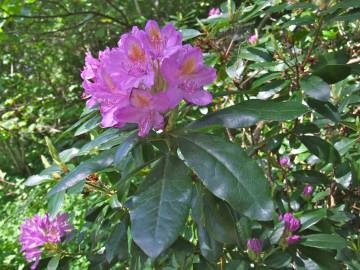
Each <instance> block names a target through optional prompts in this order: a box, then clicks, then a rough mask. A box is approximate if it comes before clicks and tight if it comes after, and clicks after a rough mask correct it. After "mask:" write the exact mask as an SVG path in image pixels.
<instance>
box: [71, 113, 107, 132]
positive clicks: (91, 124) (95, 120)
mask: <svg viewBox="0 0 360 270" xmlns="http://www.w3.org/2000/svg"><path fill="white" fill-rule="evenodd" d="M100 121H101V116H100V115H95V116H93V117H92V118H90V119H89V120H87V121H86V122H85V123H83V124H82V125H81V126H80V127H79V128H78V129H77V130H76V131H75V134H74V135H75V136H79V135H82V134H84V133H87V132H89V131H90V130H92V129H94V128H96V127H97V126H99V125H100Z"/></svg>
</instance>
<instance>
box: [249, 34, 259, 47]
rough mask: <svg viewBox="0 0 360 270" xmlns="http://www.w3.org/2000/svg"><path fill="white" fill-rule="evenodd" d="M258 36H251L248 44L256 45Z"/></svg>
mask: <svg viewBox="0 0 360 270" xmlns="http://www.w3.org/2000/svg"><path fill="white" fill-rule="evenodd" d="M257 39H258V38H257V35H251V36H250V37H249V38H248V42H249V43H250V44H251V45H254V44H256V42H257Z"/></svg>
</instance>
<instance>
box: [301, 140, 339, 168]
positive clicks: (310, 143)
mask: <svg viewBox="0 0 360 270" xmlns="http://www.w3.org/2000/svg"><path fill="white" fill-rule="evenodd" d="M299 139H300V141H301V142H302V143H303V144H304V145H305V146H306V148H307V149H309V151H310V152H311V153H312V154H314V155H315V156H317V157H318V158H320V159H321V160H323V161H325V162H326V163H340V161H341V157H340V154H339V152H338V151H337V150H336V149H335V147H334V146H333V145H331V144H330V143H328V142H327V141H325V140H323V139H321V138H319V137H315V136H299Z"/></svg>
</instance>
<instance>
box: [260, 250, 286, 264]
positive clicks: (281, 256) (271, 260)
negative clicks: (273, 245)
mask: <svg viewBox="0 0 360 270" xmlns="http://www.w3.org/2000/svg"><path fill="white" fill-rule="evenodd" d="M290 262H291V255H290V253H288V252H286V251H282V250H276V251H275V252H272V253H270V254H269V255H268V256H267V257H266V258H265V264H266V265H268V266H270V267H271V268H275V269H278V268H283V267H286V266H288V265H289V264H290Z"/></svg>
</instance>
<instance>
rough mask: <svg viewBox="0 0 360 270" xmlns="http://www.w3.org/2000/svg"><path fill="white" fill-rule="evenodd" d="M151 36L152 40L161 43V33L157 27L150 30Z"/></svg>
mask: <svg viewBox="0 0 360 270" xmlns="http://www.w3.org/2000/svg"><path fill="white" fill-rule="evenodd" d="M149 35H150V37H151V39H152V40H154V41H157V42H159V41H161V33H160V31H159V29H157V28H156V27H151V28H150V30H149Z"/></svg>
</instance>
